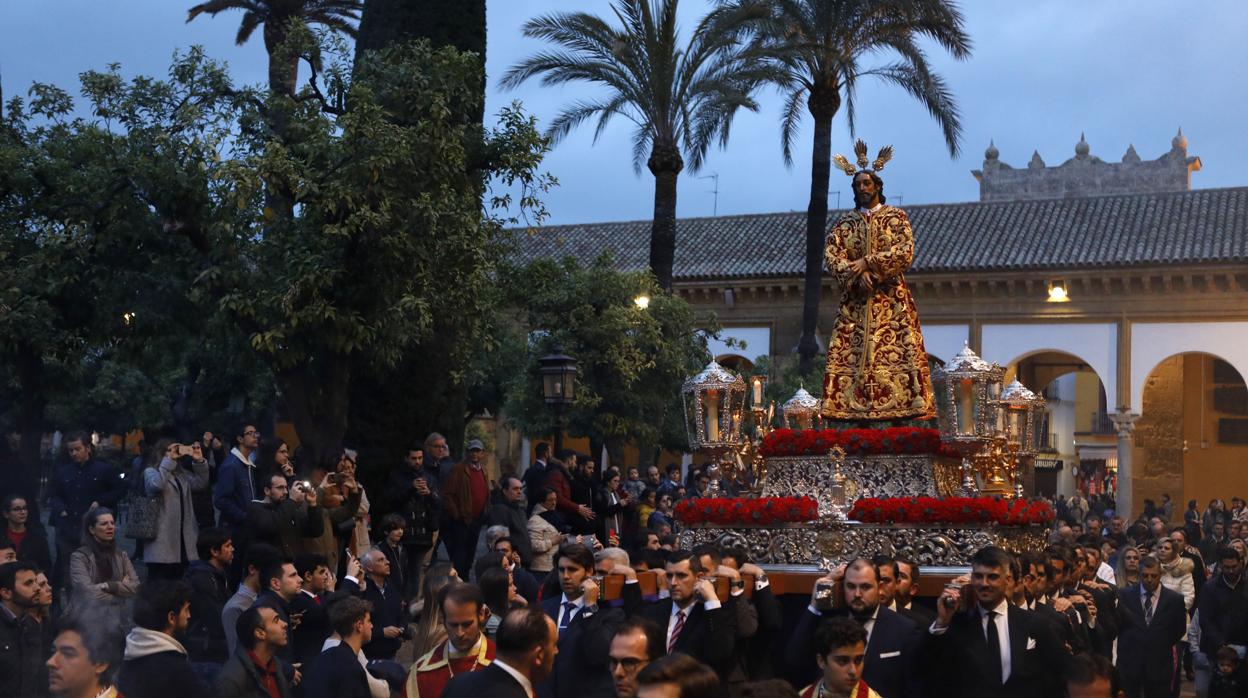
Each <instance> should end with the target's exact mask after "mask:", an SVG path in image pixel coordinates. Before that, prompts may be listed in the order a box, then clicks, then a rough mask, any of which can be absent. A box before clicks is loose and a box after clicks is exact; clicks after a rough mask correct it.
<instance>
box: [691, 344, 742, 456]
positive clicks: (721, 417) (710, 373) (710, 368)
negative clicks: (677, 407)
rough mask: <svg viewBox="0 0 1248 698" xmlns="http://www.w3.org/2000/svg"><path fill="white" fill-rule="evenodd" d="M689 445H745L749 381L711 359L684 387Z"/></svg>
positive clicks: (720, 448)
mask: <svg viewBox="0 0 1248 698" xmlns="http://www.w3.org/2000/svg"><path fill="white" fill-rule="evenodd" d="M680 392H681V397H683V398H684V405H685V426H686V428H687V430H688V435H689V446H690V447H691V448H692V449H694V450H712V451H723V450H726V449H730V448H735V447H736V446H739V445H741V443H742V442H743V437H742V435H741V416H742V410H743V407H744V406H745V381H743V380H741V377H740V376H738V375H737V374H735V373H733V372H731V371H729V370H727V369H725V368H724V367H723V366H720V365H719V364H718V363H716V362H714V361H711V362H710V363H709V364H707V365H706V368H704V369H702V371H701V372H700V373H698V374H697V375H694V376H691V377H689V379H687V380H686V381H685V384H684V386H682V387H681V391H680Z"/></svg>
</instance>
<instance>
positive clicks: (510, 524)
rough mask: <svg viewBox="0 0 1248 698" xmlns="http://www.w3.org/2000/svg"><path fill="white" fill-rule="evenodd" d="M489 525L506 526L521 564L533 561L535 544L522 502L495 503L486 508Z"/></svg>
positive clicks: (486, 520)
mask: <svg viewBox="0 0 1248 698" xmlns="http://www.w3.org/2000/svg"><path fill="white" fill-rule="evenodd" d="M485 523H486V525H487V526H506V527H507V535H508V537H509V538H511V544H512V546H513V547H515V549H516V552H518V553H520V560H521V564H525V565H527V564H529V563H530V562H532V561H533V546H532V545H531V544H530V543H529V519H528V517H526V516H525V515H524V507H522V506H521V505H520V502H516V503H514V504H508V503H507V502H502V503H500V504H493V505H490V506H489V507H487V508H486V510H485Z"/></svg>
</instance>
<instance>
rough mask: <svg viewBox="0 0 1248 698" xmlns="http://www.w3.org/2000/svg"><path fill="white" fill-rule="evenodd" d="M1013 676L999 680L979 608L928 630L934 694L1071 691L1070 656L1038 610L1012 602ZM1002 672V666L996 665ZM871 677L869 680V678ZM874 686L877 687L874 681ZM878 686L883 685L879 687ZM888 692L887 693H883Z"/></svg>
mask: <svg viewBox="0 0 1248 698" xmlns="http://www.w3.org/2000/svg"><path fill="white" fill-rule="evenodd" d="M1007 609H1008V610H1007V611H1006V613H1007V614H1008V615H1007V616H1006V624H1007V625H1008V626H1009V634H1010V638H1009V643H1010V676H1009V678H1008V679H1006V680H1005V683H1004V684H1003V685H993V682H992V681H991V679H990V677H991V676H992V675H993V673H992V667H990V666H989V665H988V662H989V661H991V659H990V658H991V655H990V653H989V650H988V647H987V645H986V643H985V642H984V630H983V626H982V624H981V623H982V621H981V619H980V613H979V611H978V609H976V610H972V611H969V612H960V613H958V614H957V615H956V616H955V617H954V619H953V622H952V623H950V625H949V627H948V629H947V630H946V631H945V633H944V634H943V635H933V634H931V633H930V631H929V632H928V633H927V634H926V637H925V641H926V642H927V643H928V647H929V657H930V661H931V662H932V664H931V666H932V667H933V678H934V680H933V681H931V682H928V686H929V687H930V689H931V690H929V694H931V695H936V696H949V697H950V698H954V697H956V698H962V697H963V696H984V697H985V698H991V697H998V696H999V697H1000V698H1006V697H1008V698H1016V697H1017V698H1058V697H1059V696H1063V695H1065V672H1066V666H1067V660H1068V658H1067V656H1066V653H1065V651H1064V650H1063V649H1062V647H1061V645H1059V644H1058V641H1057V637H1056V636H1055V635H1054V634H1053V627H1052V625H1051V624H1050V623H1049V622H1048V621H1046V620H1043V619H1041V618H1040V617H1039V616H1037V615H1036V614H1035V613H1033V612H1031V611H1028V610H1026V609H1023V608H1019V607H1017V606H1012V605H1011V606H1008V607H1007ZM996 671H997V673H999V672H1000V668H999V667H998V668H997V669H996ZM868 683H869V682H868ZM872 688H875V687H874V686H872ZM877 690H878V689H877ZM881 695H883V694H881Z"/></svg>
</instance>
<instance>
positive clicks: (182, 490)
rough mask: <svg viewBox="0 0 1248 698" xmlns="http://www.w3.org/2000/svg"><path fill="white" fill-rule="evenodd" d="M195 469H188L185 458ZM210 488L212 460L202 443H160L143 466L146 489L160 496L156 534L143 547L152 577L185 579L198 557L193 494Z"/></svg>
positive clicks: (149, 574)
mask: <svg viewBox="0 0 1248 698" xmlns="http://www.w3.org/2000/svg"><path fill="white" fill-rule="evenodd" d="M188 460H189V461H190V462H191V467H192V468H193V470H187V469H186V465H185V461H188ZM206 487H208V461H207V460H205V459H204V454H203V448H202V447H201V446H200V444H199V442H195V443H193V444H191V445H190V446H183V445H181V444H178V443H175V442H174V441H173V439H161V440H159V441H157V442H156V447H155V448H153V449H152V452H151V455H150V456H149V458H148V466H147V467H146V468H144V469H143V489H144V491H145V493H146V494H147V496H149V497H160V502H161V506H160V516H159V517H158V518H157V520H156V537H155V538H153V539H152V540H150V541H148V542H147V545H145V546H143V562H144V563H146V564H147V576H148V577H149V578H152V579H172V580H178V579H182V575H183V574H184V573H185V572H186V566H187V565H188V564H190V561H191V560H198V559H199V556H198V555H197V554H196V552H195V544H196V542H198V541H199V522H198V521H197V520H196V518H195V503H194V502H193V501H192V499H191V493H192V492H197V491H199V490H202V489H204V488H206Z"/></svg>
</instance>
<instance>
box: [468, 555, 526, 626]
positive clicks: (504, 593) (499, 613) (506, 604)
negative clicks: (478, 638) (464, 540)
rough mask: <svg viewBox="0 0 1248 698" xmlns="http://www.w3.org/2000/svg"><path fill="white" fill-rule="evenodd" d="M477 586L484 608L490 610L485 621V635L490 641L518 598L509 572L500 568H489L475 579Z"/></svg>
mask: <svg viewBox="0 0 1248 698" xmlns="http://www.w3.org/2000/svg"><path fill="white" fill-rule="evenodd" d="M477 585H478V586H480V587H481V596H482V597H484V598H485V606H486V608H488V609H490V617H489V619H487V620H486V621H485V628H484V630H485V635H486V637H488V638H490V639H491V640H493V639H494V636H495V633H497V632H498V626H499V624H501V623H502V622H503V616H505V615H507V611H509V610H511V608H512V606H513V604H514V603H515V601H516V598H517V597H518V594H516V585H515V582H514V581H512V578H511V572H509V571H507V570H505V569H503V568H502V567H491V568H489V569H487V570H484V571H483V572H482V573H481V576H479V577H477Z"/></svg>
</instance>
